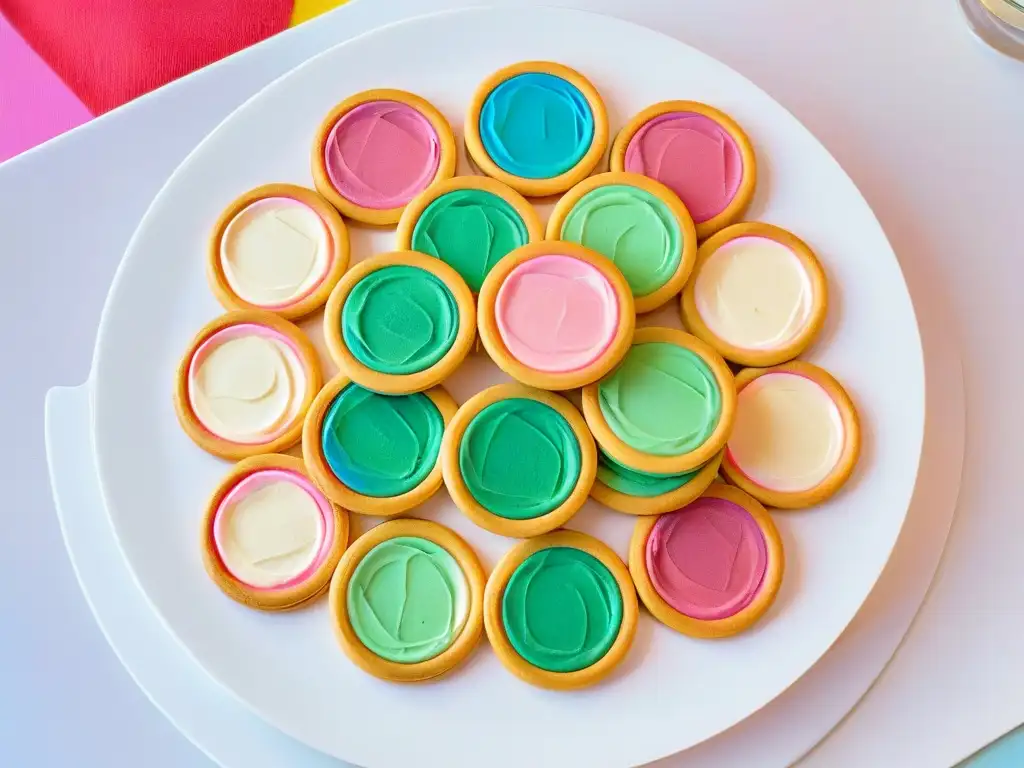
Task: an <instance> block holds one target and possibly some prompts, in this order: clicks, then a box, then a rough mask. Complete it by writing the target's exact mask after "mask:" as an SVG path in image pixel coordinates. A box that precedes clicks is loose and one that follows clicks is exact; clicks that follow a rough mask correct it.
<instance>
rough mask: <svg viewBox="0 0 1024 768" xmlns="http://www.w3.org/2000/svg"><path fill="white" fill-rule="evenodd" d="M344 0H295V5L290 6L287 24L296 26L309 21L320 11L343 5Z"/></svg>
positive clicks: (346, 0) (345, 0) (323, 11)
mask: <svg viewBox="0 0 1024 768" xmlns="http://www.w3.org/2000/svg"><path fill="white" fill-rule="evenodd" d="M346 2H348V0H295V5H293V6H292V18H291V21H289V22H288V26H289V27H295V26H298V25H299V24H301V23H302V22H304V21H309V20H310V19H312V18H313V17H315V16H319V15H320V14H321V13H326V12H327V11H329V10H331V9H332V8H337V7H338V6H339V5H344V4H345V3H346Z"/></svg>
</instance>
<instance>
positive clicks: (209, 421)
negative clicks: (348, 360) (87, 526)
mask: <svg viewBox="0 0 1024 768" xmlns="http://www.w3.org/2000/svg"><path fill="white" fill-rule="evenodd" d="M305 389H306V371H305V368H304V367H303V364H302V361H301V359H300V358H299V354H298V351H297V350H296V349H295V348H294V347H293V346H292V343H291V342H290V341H289V340H288V339H287V338H286V337H285V336H283V335H281V334H279V333H277V332H276V331H273V330H271V329H270V328H267V327H265V326H262V325H255V324H250V323H246V324H242V325H233V326H230V327H228V328H225V329H223V330H221V331H218V332H217V333H215V334H214V335H213V336H211V337H210V338H209V339H207V340H206V341H205V342H203V344H202V345H201V346H200V347H199V349H198V350H196V353H195V355H194V356H193V357H192V362H191V364H190V365H189V375H188V394H189V403H190V405H191V406H192V411H193V412H194V413H195V415H196V418H197V419H198V420H199V422H200V423H201V424H202V425H203V427H205V428H206V429H207V430H208V431H209V432H211V433H212V434H214V435H216V436H218V437H220V438H223V439H224V440H230V441H232V442H236V443H265V442H269V441H271V440H273V439H275V438H276V437H277V436H279V435H280V434H281V433H282V432H284V431H285V430H286V429H287V428H288V426H289V425H290V424H292V423H293V422H294V421H295V419H296V418H297V416H298V414H299V410H300V408H301V407H302V402H303V400H304V394H305Z"/></svg>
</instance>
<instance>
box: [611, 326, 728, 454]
mask: <svg viewBox="0 0 1024 768" xmlns="http://www.w3.org/2000/svg"><path fill="white" fill-rule="evenodd" d="M597 392H598V403H599V405H600V408H601V414H602V415H603V416H604V418H605V421H606V422H607V423H608V427H609V428H610V429H611V431H612V432H613V433H614V434H615V435H616V437H618V438H619V439H620V440H622V441H623V442H624V443H626V444H627V445H629V446H631V447H632V448H635V449H636V450H638V451H643V452H644V453H649V454H652V455H654V456H680V455H682V454H686V453H689V452H691V451H693V450H696V449H697V448H699V447H700V446H701V445H703V444H704V443H705V442H706V441H707V439H708V438H709V437H710V436H711V433H712V432H714V431H715V427H717V426H718V421H719V419H720V418H721V415H722V393H721V392H720V391H719V388H718V382H717V381H716V380H715V375H714V374H713V373H712V372H711V369H710V368H709V367H708V364H707V363H706V362H704V360H703V359H702V358H701V357H700V356H699V355H698V354H696V353H695V352H691V351H690V350H689V349H686V348H685V347H681V346H678V345H676V344H669V343H666V342H651V343H647V344H635V345H633V347H631V348H630V350H629V352H627V353H626V357H625V358H624V359H623V361H622V362H621V363H619V366H618V368H616V369H615V371H614V372H613V373H612V375H611V376H609V377H607V378H606V379H604V380H603V381H602V382H601V383H600V384H599V385H598V389H597Z"/></svg>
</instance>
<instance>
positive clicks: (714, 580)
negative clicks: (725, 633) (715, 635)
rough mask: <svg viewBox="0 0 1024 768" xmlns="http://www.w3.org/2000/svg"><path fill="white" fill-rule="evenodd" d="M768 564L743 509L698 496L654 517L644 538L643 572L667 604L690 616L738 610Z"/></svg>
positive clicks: (763, 546) (747, 600)
mask: <svg viewBox="0 0 1024 768" xmlns="http://www.w3.org/2000/svg"><path fill="white" fill-rule="evenodd" d="M767 567H768V547H767V545H766V543H765V540H764V534H763V533H762V532H761V528H760V527H759V526H758V524H757V522H756V521H755V520H754V518H753V517H752V516H751V515H750V513H749V512H747V510H745V509H744V508H743V507H741V506H740V505H738V504H734V503H733V502H731V501H726V500H725V499H715V498H710V497H702V498H699V499H697V500H696V501H694V502H692V503H691V504H689V505H687V506H685V507H683V508H682V509H680V510H679V511H677V512H670V513H669V514H666V515H662V516H661V517H660V518H658V522H656V523H655V524H654V528H653V529H652V530H651V533H650V535H649V536H648V537H647V572H648V573H649V574H650V577H651V582H652V583H653V585H654V589H655V591H656V592H657V593H658V594H659V595H661V597H662V599H664V600H665V602H666V603H668V604H669V605H671V606H672V607H673V608H675V609H676V610H677V611H679V612H680V613H682V614H684V615H685V616H689V617H691V618H694V619H701V620H703V621H711V620H714V619H724V618H726V617H728V616H733V615H734V614H736V613H739V612H740V611H742V610H743V609H744V608H746V607H747V606H748V605H750V603H751V601H752V600H753V599H754V597H755V596H756V595H757V592H758V590H760V588H761V583H762V581H763V580H764V574H765V570H766V569H767Z"/></svg>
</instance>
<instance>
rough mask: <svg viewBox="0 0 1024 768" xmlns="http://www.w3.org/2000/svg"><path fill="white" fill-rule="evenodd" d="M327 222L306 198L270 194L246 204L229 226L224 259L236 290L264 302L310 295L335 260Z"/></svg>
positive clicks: (274, 304)
mask: <svg viewBox="0 0 1024 768" xmlns="http://www.w3.org/2000/svg"><path fill="white" fill-rule="evenodd" d="M331 250H332V248H331V241H330V235H329V234H328V231H327V225H325V224H324V222H323V219H321V218H320V216H319V214H317V212H316V211H314V210H313V209H312V208H310V207H309V206H308V205H306V204H305V203H300V202H299V201H298V200H293V199H292V198H290V197H266V198H263V199H262V200H257V201H256V202H254V203H250V204H249V205H247V206H246V207H245V208H243V209H242V210H241V211H240V212H239V213H238V214H237V215H236V216H235V217H234V218H233V219H232V220H231V221H230V222H229V223H228V225H227V227H226V228H225V229H224V235H223V237H222V238H221V241H220V262H221V268H222V269H223V271H224V278H225V279H226V280H227V283H228V285H229V286H231V290H233V291H234V292H235V293H236V294H237V295H238V297H239V298H240V299H242V300H243V301H247V302H249V303H250V304H255V305H256V306H259V307H267V308H271V309H273V308H276V307H281V306H287V305H288V304H293V303H295V302H296V301H299V300H300V299H302V298H304V297H305V296H307V295H309V293H310V292H311V291H312V290H313V289H314V288H316V286H317V285H318V284H319V283H320V282H321V281H322V280H323V278H324V275H325V274H326V273H327V270H328V268H329V267H330V264H331Z"/></svg>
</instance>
